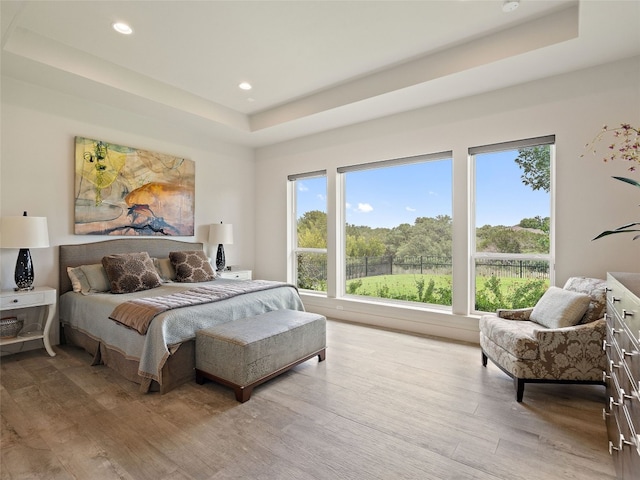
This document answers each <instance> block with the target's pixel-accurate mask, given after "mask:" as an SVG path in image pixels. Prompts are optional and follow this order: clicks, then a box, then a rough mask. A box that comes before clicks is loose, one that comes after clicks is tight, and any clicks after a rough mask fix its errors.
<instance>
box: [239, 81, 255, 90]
mask: <svg viewBox="0 0 640 480" xmlns="http://www.w3.org/2000/svg"><path fill="white" fill-rule="evenodd" d="M238 88H240V89H242V90H251V89H252V88H253V87H252V86H251V84H250V83H249V82H242V83H240V84H239V85H238Z"/></svg>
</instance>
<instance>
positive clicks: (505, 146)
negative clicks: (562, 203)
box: [468, 135, 556, 315]
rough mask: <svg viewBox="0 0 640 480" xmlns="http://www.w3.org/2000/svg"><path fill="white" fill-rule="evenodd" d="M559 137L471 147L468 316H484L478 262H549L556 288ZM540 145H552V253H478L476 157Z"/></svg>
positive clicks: (551, 280) (550, 249)
mask: <svg viewBox="0 0 640 480" xmlns="http://www.w3.org/2000/svg"><path fill="white" fill-rule="evenodd" d="M555 140H556V136H555V135H546V136H543V137H533V138H528V139H524V140H515V141H511V142H502V143H496V144H492V145H483V146H478V147H470V148H469V149H468V162H469V173H470V175H469V179H470V188H469V194H470V197H469V200H470V202H469V212H468V213H469V236H470V238H469V279H468V280H469V290H468V295H469V298H468V301H469V303H468V305H469V313H470V314H472V315H477V314H480V313H485V312H481V311H479V310H476V309H475V294H476V259H478V258H492V259H496V260H502V259H504V260H544V261H548V262H549V285H555V243H556V242H555V218H556V215H555V213H556V212H555V204H556V202H555V170H556V168H555V165H556V144H555ZM541 145H549V147H550V152H549V153H550V164H549V169H550V190H549V202H550V205H549V221H550V225H549V253H545V254H523V253H491V252H476V209H475V198H476V161H475V156H476V155H479V154H484V153H494V152H500V151H504V150H515V149H519V148H526V147H536V146H541Z"/></svg>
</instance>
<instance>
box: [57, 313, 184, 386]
mask: <svg viewBox="0 0 640 480" xmlns="http://www.w3.org/2000/svg"><path fill="white" fill-rule="evenodd" d="M61 338H62V339H63V343H67V344H69V345H74V346H77V347H80V348H82V349H83V350H85V351H86V352H87V353H89V354H90V355H91V356H93V362H92V363H91V365H106V366H107V367H109V368H111V369H112V370H115V371H116V372H118V373H119V374H120V375H121V376H122V377H124V378H126V379H127V380H129V381H131V382H134V383H136V384H138V385H140V391H141V392H142V393H148V392H160V393H161V394H165V393H167V392H169V391H171V390H173V389H174V388H176V387H178V386H180V385H182V384H183V383H186V382H194V381H195V378H196V374H195V362H196V360H195V358H196V356H195V341H194V340H189V341H187V342H183V343H181V344H179V345H176V346H175V347H173V348H172V351H171V355H169V358H167V361H166V362H165V364H164V366H163V367H162V371H161V378H162V383H161V384H160V383H158V382H157V381H155V380H152V379H149V378H145V377H142V376H140V375H138V363H139V362H138V360H135V359H129V358H126V357H125V356H124V355H123V354H122V353H121V352H119V351H118V350H115V349H113V348H110V347H108V346H106V345H104V344H102V343H100V342H99V341H97V340H96V339H94V338H92V337H90V336H89V335H87V334H85V333H83V332H81V331H80V330H78V329H76V328H73V327H72V326H70V325H66V324H65V325H61Z"/></svg>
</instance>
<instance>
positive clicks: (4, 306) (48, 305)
mask: <svg viewBox="0 0 640 480" xmlns="http://www.w3.org/2000/svg"><path fill="white" fill-rule="evenodd" d="M56 302H57V295H56V289H55V288H50V287H36V288H34V289H33V290H29V291H23V292H16V291H13V290H2V291H1V292H0V314H2V316H5V315H4V314H5V312H8V311H10V310H18V309H21V308H35V307H44V308H42V309H41V310H42V311H41V312H40V316H39V321H38V323H37V324H38V329H37V330H35V331H27V332H25V333H19V334H18V336H17V337H15V338H3V339H0V346H3V345H10V344H12V343H22V342H29V341H31V340H39V339H42V341H43V342H44V348H45V349H46V350H47V353H48V354H49V355H51V356H52V357H55V355H56V352H54V351H53V348H51V339H50V338H49V332H50V331H51V324H52V322H53V316H54V315H55V313H56ZM27 326H28V325H27ZM23 330H24V327H23Z"/></svg>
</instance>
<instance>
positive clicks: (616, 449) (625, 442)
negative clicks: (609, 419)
mask: <svg viewBox="0 0 640 480" xmlns="http://www.w3.org/2000/svg"><path fill="white" fill-rule="evenodd" d="M625 445H633V442H630V441H628V440H625V438H624V435H623V434H620V443H619V444H618V446H617V447H616V446H614V445H613V442H612V441H611V440H609V455H613V451H614V450H615V451H617V452H620V451H622V449H623V448H624V446H625Z"/></svg>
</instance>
